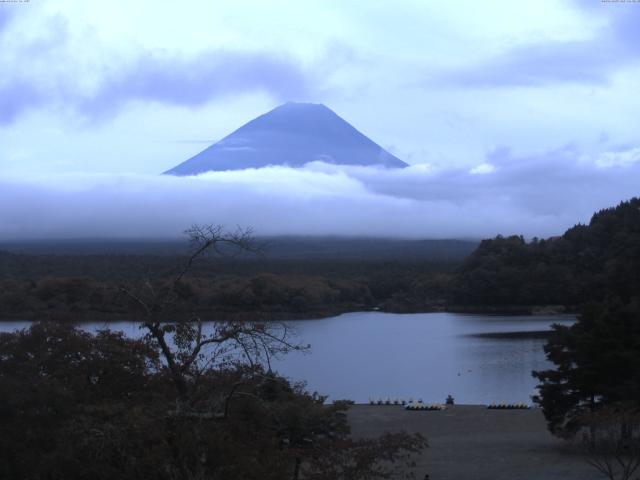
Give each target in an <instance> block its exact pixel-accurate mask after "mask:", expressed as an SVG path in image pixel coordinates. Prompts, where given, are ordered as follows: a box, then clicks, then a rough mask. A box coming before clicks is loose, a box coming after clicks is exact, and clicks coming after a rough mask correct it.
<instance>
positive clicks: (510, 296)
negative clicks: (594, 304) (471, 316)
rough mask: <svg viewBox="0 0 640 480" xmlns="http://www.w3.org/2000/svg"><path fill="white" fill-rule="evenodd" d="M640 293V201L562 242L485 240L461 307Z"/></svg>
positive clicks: (458, 287) (461, 277) (467, 268)
mask: <svg viewBox="0 0 640 480" xmlns="http://www.w3.org/2000/svg"><path fill="white" fill-rule="evenodd" d="M639 292H640V198H633V199H631V200H629V201H626V202H622V203H620V204H619V205H618V206H617V207H612V208H607V209H604V210H601V211H599V212H597V213H595V214H594V215H593V217H592V218H591V221H590V222H589V224H588V225H576V226H574V227H572V228H570V229H569V230H567V231H566V232H565V233H564V235H562V236H561V237H552V238H549V239H546V240H539V239H533V240H532V241H530V242H526V241H525V240H524V238H523V237H521V236H511V237H502V236H498V237H496V238H494V239H491V240H483V241H482V242H481V243H480V246H479V247H478V248H477V250H476V251H474V252H473V253H472V254H471V255H470V256H469V258H468V259H467V260H466V261H465V262H464V264H463V265H462V267H461V268H460V270H459V272H458V275H457V279H456V281H455V283H454V287H453V291H452V303H453V304H456V305H551V304H556V305H574V306H575V305H579V304H582V303H585V302H588V301H600V300H603V299H605V298H607V297H617V298H619V299H620V300H621V301H623V302H628V301H629V300H630V299H631V298H633V297H634V296H637V295H638V294H639Z"/></svg>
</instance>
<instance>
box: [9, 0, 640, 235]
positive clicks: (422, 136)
mask: <svg viewBox="0 0 640 480" xmlns="http://www.w3.org/2000/svg"><path fill="white" fill-rule="evenodd" d="M0 73H1V75H0V188H1V190H0V202H1V203H0V220H2V222H0V223H1V224H2V225H1V226H0V236H11V237H20V236H42V235H57V236H66V235H71V234H75V233H74V232H87V231H90V232H91V233H101V232H100V231H99V229H100V227H99V226H97V225H99V224H100V221H98V220H95V221H93V220H91V219H95V218H97V217H96V215H97V214H98V213H99V214H100V215H102V217H103V218H104V219H107V218H109V219H111V220H110V221H111V222H112V223H108V224H106V223H105V222H106V220H105V222H103V223H102V224H103V225H106V226H104V227H102V228H104V229H107V230H109V231H111V232H113V231H120V232H125V231H126V232H128V233H129V234H131V235H136V234H138V235H142V234H143V232H142V231H141V230H142V228H143V225H144V228H145V229H146V230H147V231H153V232H155V233H158V234H162V233H165V234H169V233H170V231H171V230H172V229H173V230H175V229H178V228H179V227H180V228H182V227H184V226H186V225H183V223H187V224H188V223H189V222H188V221H185V222H183V219H184V220H187V219H188V220H189V221H191V220H193V221H204V220H209V221H212V222H215V223H218V220H222V221H224V222H231V223H232V224H237V223H240V224H249V223H251V224H254V225H256V224H257V227H258V228H257V229H258V230H260V227H262V230H263V232H261V233H279V232H283V233H291V232H294V233H295V232H298V233H304V232H305V231H308V232H310V233H365V234H384V231H387V230H389V228H391V229H393V230H394V231H395V232H398V233H400V234H402V235H403V236H412V237H415V236H432V237H442V236H452V235H456V236H490V235H494V234H496V233H505V234H508V233H525V234H527V235H539V236H544V235H551V234H557V233H562V231H563V230H564V228H566V227H568V226H571V225H573V224H574V223H576V222H578V221H587V220H588V218H589V216H590V213H591V212H592V211H593V210H596V209H599V208H602V207H606V206H609V205H613V204H615V203H617V202H618V201H620V200H622V199H625V198H628V197H630V196H632V195H635V194H637V192H638V188H637V186H636V185H638V184H640V175H639V171H640V165H639V161H640V139H639V138H638V137H639V136H640V130H639V129H638V127H637V125H638V113H637V112H638V111H640V95H639V93H640V88H639V87H640V3H637V2H601V1H600V0H584V1H578V0H566V1H560V0H548V1H544V0H535V1H525V0H523V1H519V2H512V1H509V0H503V1H490V0H483V1H482V2H478V1H476V0H468V1H456V2H444V1H441V2H438V1H433V2H425V1H421V0H417V1H414V2H409V1H395V2H382V1H380V2H379V1H371V2H345V1H342V0H340V1H335V2H332V1H330V0H321V1H316V2H314V1H310V0H309V1H304V2H301V1H278V0H272V1H270V2H264V1H258V0H256V1H241V0H235V1H233V2H231V1H228V2H211V1H209V0H202V1H200V0H191V1H189V2H186V3H185V2H160V1H157V0H155V1H144V0H136V1H131V0H125V1H117V0H109V1H95V2H93V1H92V2H87V1H82V0H78V1H72V0H51V1H46V0H31V1H29V2H21V3H13V2H7V3H2V2H0ZM288 100H293V101H310V102H319V103H324V104H326V105H327V106H329V107H330V108H332V109H333V110H334V111H336V113H338V114H339V115H341V116H342V117H343V118H345V119H346V120H347V121H349V122H350V123H351V124H353V125H354V126H355V127H356V128H358V129H359V130H360V131H362V132H363V133H365V134H366V135H367V136H369V137H370V138H371V139H372V140H374V141H376V142H377V143H379V144H380V145H381V146H383V147H384V148H387V149H388V150H389V151H391V152H392V153H394V154H395V155H397V156H398V157H399V158H401V159H402V160H405V161H406V162H407V163H409V164H411V165H412V167H411V168H410V169H409V170H408V171H406V172H404V173H398V172H396V173H389V172H385V171H379V170H377V169H342V170H341V171H334V170H333V169H332V167H328V166H326V165H318V164H316V165H311V166H310V167H309V168H306V169H304V170H303V171H294V170H291V169H270V170H269V171H262V172H261V171H247V172H236V173H224V174H207V176H206V178H201V179H159V178H157V174H158V173H159V172H162V171H165V170H167V169H169V168H171V167H173V166H175V165H176V164H178V163H180V162H182V161H184V160H185V159H187V158H189V157H190V156H192V155H193V154H195V153H197V152H199V151H200V150H202V149H203V148H205V147H206V146H207V145H209V144H211V143H213V142H214V141H217V140H219V139H221V138H222V137H224V136H225V135H227V134H229V133H230V132H231V131H233V130H234V129H236V128H237V127H239V126H240V125H242V124H244V123H246V122H247V121H249V120H250V119H252V118H254V117H255V116H257V115H259V114H262V113H264V112H265V111H267V110H269V109H271V108H273V107H275V106H277V105H279V104H281V103H283V102H285V101H288ZM311 184H313V185H314V186H315V189H311V191H309V190H306V189H307V188H308V187H309V185H311ZM223 186H224V188H223ZM190 193H193V195H194V199H193V201H192V200H191V197H190V196H189V194H190ZM223 195H224V197H223ZM174 196H175V198H174ZM178 196H180V198H179V200H177V198H178ZM124 198H126V199H127V200H126V201H125V200H122V199H124ZM18 199H20V201H19V202H18ZM117 199H120V203H119V202H118V201H117ZM170 199H173V200H174V203H171V202H170ZM54 200H55V201H54ZM196 200H198V201H200V202H201V203H200V204H199V205H195V204H196V203H197V202H196ZM132 201H135V202H136V203H137V205H136V209H134V211H129V212H128V213H127V215H123V210H122V205H127V206H128V205H129V204H128V203H127V202H132ZM202 202H204V203H202ZM260 202H261V203H260ZM177 204H179V205H180V206H179V208H178V207H176V209H175V210H171V209H170V208H169V205H177ZM114 205H120V210H117V208H115V207H114ZM222 205H225V208H222ZM205 207H207V208H205ZM258 207H259V208H258ZM284 208H287V211H289V212H294V213H295V214H292V215H293V216H292V218H290V219H288V220H287V221H285V220H283V219H282V218H281V217H282V215H281V214H279V213H278V212H282V209H284ZM261 209H264V212H262V211H261ZM363 209H368V210H367V212H368V213H367V214H363V213H362V212H363ZM316 210H317V211H316ZM61 211H63V212H64V213H62V212H61ZM265 212H272V213H271V215H272V216H271V217H265V216H264V213H265ZM274 212H275V213H274ZM296 212H297V213H296ZM372 212H377V213H379V216H378V217H376V216H375V214H374V213H372ZM310 214H313V215H316V217H315V218H317V219H318V221H317V222H314V223H313V224H309V221H308V219H309V218H310ZM136 215H137V216H136ZM207 215H208V217H207V218H205V217H206V216H207ZM124 218H126V219H127V220H126V221H125V220H124ZM141 219H147V220H146V221H145V222H142V220H141ZM92 221H93V222H94V223H95V225H93V223H91V222H92ZM83 222H84V223H83ZM118 222H120V223H118ZM127 222H128V223H127ZM153 222H155V223H153ZM43 223H44V224H43ZM151 223H153V225H152V224H151ZM163 225H164V226H163ZM380 225H382V227H381V226H380ZM385 225H386V226H387V228H386V229H385Z"/></svg>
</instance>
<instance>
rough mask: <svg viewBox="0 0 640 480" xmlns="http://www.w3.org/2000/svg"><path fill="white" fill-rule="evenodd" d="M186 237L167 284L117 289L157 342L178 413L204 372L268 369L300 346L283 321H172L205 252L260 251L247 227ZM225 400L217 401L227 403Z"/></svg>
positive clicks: (209, 229)
mask: <svg viewBox="0 0 640 480" xmlns="http://www.w3.org/2000/svg"><path fill="white" fill-rule="evenodd" d="M185 234H186V235H188V237H189V241H190V253H189V255H188V257H187V259H186V261H185V262H184V264H183V265H182V266H181V267H180V268H179V269H178V271H177V273H176V274H175V275H174V276H173V278H172V279H171V280H170V281H169V282H168V283H164V284H158V282H154V281H153V280H152V279H151V278H146V279H145V280H144V281H143V282H142V284H141V285H138V286H137V287H131V286H124V285H122V286H121V287H120V291H121V292H122V293H123V294H124V295H126V296H127V297H128V298H129V299H130V300H131V301H132V302H133V304H134V305H135V306H136V307H137V310H138V312H139V314H140V315H141V327H142V328H144V329H146V331H147V333H148V335H149V336H150V337H151V338H152V339H153V340H155V341H156V342H157V345H158V347H159V349H160V352H161V354H162V357H163V358H164V362H165V364H166V367H167V369H168V371H169V373H170V375H171V378H172V381H173V384H174V385H175V388H176V391H177V394H178V400H179V402H178V409H179V410H183V409H184V407H185V406H186V400H187V399H188V397H189V393H190V390H191V388H193V387H194V386H195V385H197V381H198V378H199V377H200V376H201V375H202V374H203V372H206V371H210V370H211V369H212V368H222V367H223V366H224V365H231V364H234V365H238V364H239V363H244V364H248V365H249V366H251V367H254V366H257V365H263V364H266V366H267V368H268V370H271V359H272V357H273V356H275V355H278V354H282V353H286V352H288V351H291V350H300V349H302V348H303V347H301V346H300V345H296V344H294V343H292V342H291V341H290V333H289V330H288V328H287V326H286V324H284V323H278V322H269V323H259V322H237V321H218V322H213V323H212V324H207V325H206V326H205V324H203V321H202V319H201V318H200V317H199V316H198V315H195V314H192V315H190V318H188V319H183V320H179V319H176V318H171V314H172V311H174V310H175V306H176V305H177V303H178V302H179V301H180V300H181V293H180V292H181V290H182V289H183V288H184V285H183V282H184V280H185V278H186V276H187V275H188V274H189V272H190V271H191V270H192V268H193V266H194V264H195V262H196V261H197V260H198V259H200V258H202V257H204V256H205V255H207V254H210V253H213V254H215V255H218V256H229V255H237V254H240V253H247V252H248V253H254V254H259V253H261V247H260V246H259V245H257V244H256V242H255V239H254V238H253V236H252V231H251V229H243V228H238V229H236V230H235V231H233V232H229V231H227V230H225V229H224V227H222V226H221V225H204V226H202V225H193V226H192V227H191V228H189V229H188V230H186V231H185ZM304 348H306V347H304ZM234 391H235V389H232V392H231V393H230V395H233V392H234ZM228 400H229V399H228V398H225V399H224V400H223V401H221V402H220V403H221V404H227V403H228Z"/></svg>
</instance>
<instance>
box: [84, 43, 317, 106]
mask: <svg viewBox="0 0 640 480" xmlns="http://www.w3.org/2000/svg"><path fill="white" fill-rule="evenodd" d="M112 71H113V73H108V74H106V75H105V76H104V77H103V78H102V79H101V82H100V86H99V87H98V89H97V91H96V92H95V93H94V94H93V95H91V96H89V97H88V98H84V99H77V102H78V105H79V107H80V109H81V110H82V112H83V113H85V114H87V115H88V116H90V117H95V116H99V115H103V114H105V113H109V112H113V111H117V110H118V109H119V108H121V107H122V106H123V105H124V104H126V103H128V102H132V101H147V102H159V103H165V104H173V105H184V106H198V105H202V104H204V103H207V102H208V101H210V100H212V99H213V98H215V97H218V96H222V95H226V94H233V93H238V92H246V91H254V90H264V91H266V92H268V93H270V94H272V95H273V96H275V97H276V98H279V99H285V98H287V99H289V98H293V99H295V98H299V97H304V96H306V95H308V94H309V90H310V84H309V80H308V78H307V76H306V75H305V73H304V72H303V70H302V69H301V67H300V66H299V65H297V64H296V63H295V62H293V61H292V60H290V59H286V58H282V57H278V56H274V55H271V54H266V53H257V52H238V51H226V50H212V51H205V52H201V53H199V54H198V55H195V56H192V57H190V58H185V57H181V56H177V55H166V54H154V53H149V54H145V55H142V56H139V57H138V58H136V60H135V61H133V62H129V63H128V64H127V65H123V66H118V67H117V68H116V69H112Z"/></svg>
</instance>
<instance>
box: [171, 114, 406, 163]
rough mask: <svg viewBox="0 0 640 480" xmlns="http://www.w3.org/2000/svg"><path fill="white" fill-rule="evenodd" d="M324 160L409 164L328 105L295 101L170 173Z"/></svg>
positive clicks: (259, 119)
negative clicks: (360, 130)
mask: <svg viewBox="0 0 640 480" xmlns="http://www.w3.org/2000/svg"><path fill="white" fill-rule="evenodd" d="M318 160H319V161H323V162H327V163H333V164H338V165H366V166H382V167H386V168H403V167H406V166H408V165H407V164H406V163H405V162H403V161H402V160H400V159H399V158H397V157H395V156H394V155H392V154H391V153H389V152H387V151H386V150H385V149H383V148H382V147H381V146H380V145H378V144H376V143H375V142H373V141H372V140H370V139H369V138H367V137H366V136H365V135H363V134H362V133H360V132H359V131H358V130H356V129H355V128H354V127H353V126H351V125H350V124H349V123H348V122H346V121H345V120H343V119H342V118H341V117H340V116H338V115H337V114H336V113H334V112H333V111H332V110H331V109H329V108H327V107H326V106H324V105H322V104H315V103H293V102H289V103H285V104H284V105H280V106H279V107H276V108H274V109H273V110H271V111H270V112H267V113H265V114H264V115H261V116H259V117H257V118H255V119H253V120H251V121H250V122H249V123H247V124H245V125H243V126H242V127H240V128H239V129H237V130H236V131H235V132H233V133H231V134H230V135H228V136H227V137H225V138H223V139H222V140H220V141H219V142H217V143H214V144H213V145H211V146H210V147H208V148H206V149H205V150H203V151H202V152H200V153H198V154H197V155H195V156H193V157H191V158H190V159H188V160H186V161H184V162H183V163H181V164H179V165H177V166H175V167H174V168H172V169H170V170H168V171H166V172H164V173H165V174H169V175H197V174H200V173H204V172H209V171H224V170H243V169H246V168H261V167H266V166H269V165H283V166H289V167H301V166H303V165H304V164H305V163H308V162H312V161H318Z"/></svg>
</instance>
